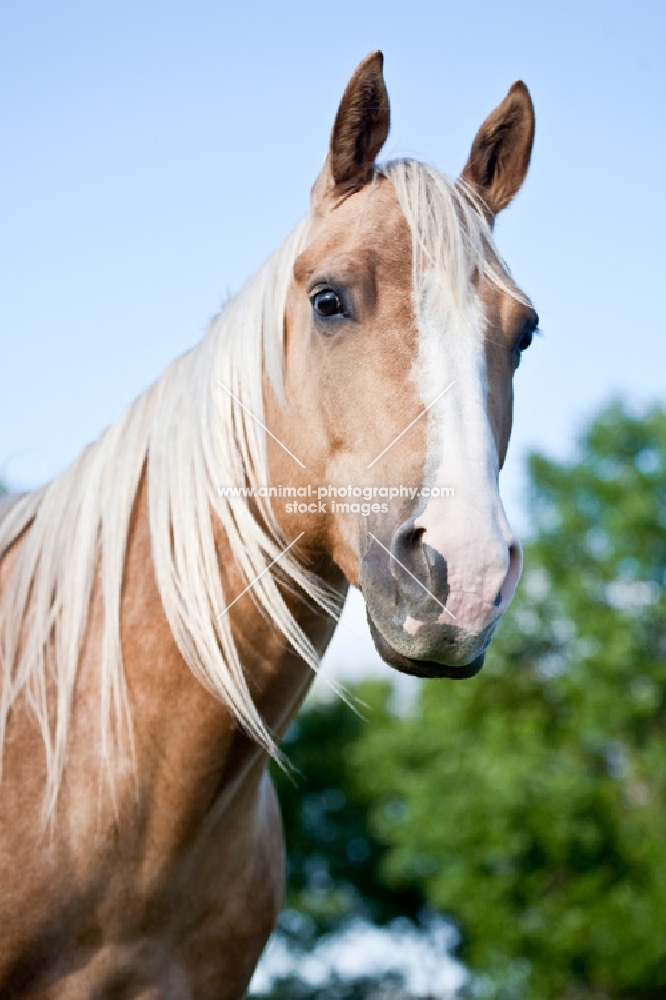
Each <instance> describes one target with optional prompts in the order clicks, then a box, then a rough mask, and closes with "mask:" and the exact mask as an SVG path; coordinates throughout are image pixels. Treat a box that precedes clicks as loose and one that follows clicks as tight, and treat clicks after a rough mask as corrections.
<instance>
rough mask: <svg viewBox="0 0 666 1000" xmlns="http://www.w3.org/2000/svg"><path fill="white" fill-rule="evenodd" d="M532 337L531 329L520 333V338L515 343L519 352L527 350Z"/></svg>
mask: <svg viewBox="0 0 666 1000" xmlns="http://www.w3.org/2000/svg"><path fill="white" fill-rule="evenodd" d="M533 337H534V331H533V330H525V332H524V333H523V334H522V336H521V338H520V340H519V341H518V343H517V344H516V350H517V351H518V353H519V354H522V353H523V351H526V350H527V348H528V347H529V346H530V344H531V343H532V338H533Z"/></svg>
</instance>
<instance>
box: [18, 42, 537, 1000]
mask: <svg viewBox="0 0 666 1000" xmlns="http://www.w3.org/2000/svg"><path fill="white" fill-rule="evenodd" d="M388 128H389V104H388V96H387V93H386V89H385V85H384V80H383V77H382V56H381V54H380V53H375V54H374V55H371V56H369V57H368V58H367V59H366V60H365V61H364V62H363V63H361V65H360V66H359V67H358V69H357V70H356V72H355V74H354V75H353V77H352V79H351V81H350V82H349V84H348V86H347V89H346V91H345V94H344V96H343V98H342V102H341V104H340V107H339V110H338V113H337V116H336V119H335V124H334V126H333V131H332V135H331V143H330V150H329V154H328V157H327V160H326V162H325V164H324V168H323V170H322V172H321V174H320V176H319V178H318V180H317V181H316V183H315V185H314V187H313V191H312V202H311V210H310V213H309V215H308V217H307V219H305V220H304V221H303V222H302V223H300V224H299V225H298V226H297V227H296V229H295V230H294V231H293V233H292V234H291V235H290V236H288V237H287V239H286V240H285V242H284V243H283V244H282V246H281V247H280V248H279V249H278V250H277V251H276V253H275V254H274V255H273V256H272V257H271V258H270V259H269V260H268V261H267V263H266V264H265V265H264V266H263V268H262V269H261V270H260V271H259V273H258V274H257V275H256V276H255V277H254V278H253V279H252V280H251V281H250V282H249V284H248V285H247V286H246V288H245V289H244V290H243V291H241V292H240V293H239V294H238V295H237V296H236V297H235V298H234V299H232V300H231V301H230V302H229V303H228V304H227V305H226V306H225V308H224V309H223V311H222V312H221V313H220V315H219V316H217V317H216V318H215V319H214V320H213V321H212V323H211V325H210V328H209V330H208V332H207V334H206V336H205V337H204V339H203V341H202V342H201V343H200V344H199V345H198V346H197V347H195V348H194V349H193V350H191V351H190V352H188V353H187V354H185V355H184V356H183V357H181V358H179V359H177V360H176V361H175V362H173V364H172V365H171V366H170V367H169V368H168V369H167V371H166V372H165V373H164V375H163V376H162V377H161V378H160V379H159V381H158V382H157V383H156V384H155V385H154V386H152V387H151V388H150V389H149V390H148V391H147V392H146V393H145V394H144V395H142V396H141V397H140V398H139V399H138V400H136V402H135V403H133V404H132V405H131V406H130V407H129V409H128V410H127V411H126V413H125V414H124V415H123V416H122V417H121V418H120V420H119V421H118V422H117V423H116V424H115V425H113V426H112V427H110V428H109V429H108V430H107V431H106V432H105V433H104V434H103V435H102V437H101V438H100V439H99V440H98V441H96V442H95V443H94V444H92V445H90V446H89V447H88V448H87V449H86V450H85V451H84V452H83V454H82V455H81V456H80V457H79V459H78V460H77V461H76V462H75V463H74V465H73V466H72V467H71V468H69V469H67V470H66V471H65V472H63V473H62V475H60V476H59V477H58V478H57V479H55V480H54V481H53V482H52V483H50V484H48V485H47V486H45V487H44V488H42V489H40V490H38V491H37V492H35V493H32V494H28V495H26V496H23V497H20V498H14V499H13V500H12V502H10V503H7V501H6V500H5V502H4V506H3V511H2V524H1V525H0V553H2V565H1V572H0V585H1V588H2V602H1V608H2V615H1V619H0V659H1V662H2V697H1V701H0V740H1V743H2V751H3V755H2V764H3V771H2V782H1V784H0V794H1V812H0V816H1V821H0V866H1V869H2V870H1V875H0V911H1V913H2V934H1V935H0V995H1V996H2V997H40V998H54V997H57V998H60V1000H63V998H72V1000H74V998H76V1000H81V998H84V997H90V998H92V997H100V998H130V997H131V998H143V1000H146V998H148V997H150V998H156V997H160V998H178V1000H184V998H192V1000H207V998H214V1000H219V998H238V997H241V996H242V995H243V993H244V991H245V989H246V987H247V984H248V982H249V979H250V977H251V974H252V970H253V969H254V966H255V964H256V962H257V959H258V957H259V955H260V953H261V950H262V948H263V947H264V944H265V942H266V940H267V938H268V936H269V934H270V932H271V928H272V927H273V924H274V921H275V919H276V914H277V912H278V910H279V907H280V903H281V899H282V892H283V879H284V875H283V864H284V859H283V842H282V832H281V824H280V815H279V811H278V805H277V802H276V799H275V795H274V792H273V788H272V785H271V782H270V779H269V776H268V770H267V764H268V761H269V759H270V756H271V755H273V756H276V755H277V756H279V752H278V751H277V750H276V742H277V740H278V739H279V737H280V736H281V734H282V733H283V732H284V730H285V727H286V726H287V724H288V723H289V720H290V719H291V718H292V716H293V715H294V713H295V712H296V710H297V708H298V706H299V705H300V703H301V701H302V699H303V697H304V695H305V693H306V691H307V689H308V687H309V685H310V682H311V679H312V669H311V668H312V667H316V666H317V663H318V661H319V657H320V655H321V653H322V652H323V650H324V649H325V647H326V645H327V643H328V642H329V640H330V638H331V635H332V633H333V629H334V625H335V615H336V613H337V611H338V609H339V607H340V604H341V602H342V599H343V597H344V594H345V591H346V589H347V587H348V585H349V584H350V583H351V584H353V585H355V586H359V587H360V588H361V590H362V592H363V595H364V598H365V601H366V604H367V610H368V618H369V621H370V625H371V629H372V632H373V635H374V638H375V641H376V644H377V647H378V649H379V651H380V653H381V654H382V656H383V657H384V658H385V660H386V661H387V662H388V663H390V664H392V665H393V666H395V667H397V668H398V669H400V670H405V671H409V672H411V673H414V674H419V675H422V676H430V677H434V676H446V677H467V676H469V675H471V674H473V673H475V672H476V671H477V670H478V669H479V668H480V666H481V664H482V661H483V655H484V651H485V649H486V647H487V645H488V643H489V641H490V638H491V635H492V632H493V630H494V628H495V625H496V623H497V620H498V618H499V617H500V615H501V614H502V612H503V611H504V609H505V608H506V607H507V605H508V603H509V601H510V600H511V597H512V594H513V591H514V588H515V586H516V582H517V580H518V577H519V574H520V563H521V555H520V547H519V545H518V543H517V542H516V541H515V539H514V537H513V535H512V534H511V531H510V529H509V526H508V524H507V520H506V517H505V514H504V511H503V508H502V503H501V501H500V497H499V492H498V472H499V469H500V467H501V465H502V463H503V461H504V456H505V452H506V448H507V442H508V439H509V432H510V427H511V417H512V376H513V373H514V371H515V369H516V367H517V365H518V362H519V360H520V355H521V352H522V351H523V350H524V349H525V348H526V347H528V346H529V344H530V341H531V339H532V334H533V332H534V329H535V327H536V323H537V318H536V314H535V312H534V310H533V309H532V307H531V305H530V304H529V302H528V300H527V299H526V298H525V296H524V295H523V294H522V293H521V292H519V290H518V289H517V288H516V286H515V285H514V284H513V282H512V280H511V278H510V276H509V273H508V271H507V269H506V267H505V266H504V264H503V263H502V261H501V258H500V257H499V255H498V253H497V251H496V249H495V244H494V242H493V237H492V224H493V219H494V217H495V215H496V214H497V212H499V211H500V209H502V208H504V207H505V205H507V204H508V202H509V201H510V200H511V198H512V197H513V195H514V194H515V193H516V191H517V190H518V188H519V187H520V185H521V183H522V181H523V179H524V176H525V173H526V171H527V167H528V163H529V159H530V152H531V147H532V139H533V132H534V114H533V109H532V103H531V101H530V97H529V94H528V92H527V89H526V88H525V86H524V85H523V84H522V83H516V84H514V85H513V86H512V87H511V90H510V91H509V93H508V95H507V97H506V98H505V99H504V101H503V102H502V104H500V105H499V107H498V108H497V109H496V110H495V111H493V112H492V114H491V115H490V116H489V118H488V119H487V120H486V122H485V123H484V124H483V125H482V126H481V129H480V131H479V133H478V135H477V136H476V138H475V140H474V143H473V146H472V151H471V154H470V157H469V160H468V162H467V165H466V167H465V169H464V170H463V173H462V176H461V178H459V179H458V180H457V181H456V182H455V183H453V182H451V181H449V180H447V179H446V178H445V177H443V176H442V175H440V174H439V173H437V172H436V171H435V170H433V169H431V168H430V167H427V166H424V165H423V164H421V163H418V162H414V161H411V160H401V161H397V162H392V163H389V164H387V165H385V166H381V167H378V166H376V164H375V158H376V156H377V154H378V153H379V151H380V149H381V147H382V145H383V143H384V141H385V139H386V136H387V133H388ZM267 484H273V488H272V490H271V489H266V488H264V487H266V486H267ZM322 484H324V485H323V490H324V491H326V498H325V499H322ZM329 486H332V487H334V489H335V490H338V489H339V492H338V493H337V499H331V498H330V497H331V496H335V494H331V491H330V490H329ZM389 487H390V489H389ZM350 491H351V496H352V497H354V496H357V497H358V496H359V495H360V496H361V497H362V498H363V500H365V498H369V499H368V502H367V503H365V502H359V503H356V502H354V501H352V502H349V492H350ZM452 491H453V496H451V492H452ZM234 492H235V493H236V494H237V495H236V496H232V494H233V493H234ZM271 492H272V494H273V495H272V496H271V495H270V494H271ZM243 493H245V494H246V495H245V496H242V495H240V494H243ZM308 493H309V494H310V496H308ZM345 493H346V494H347V498H348V499H347V502H345V503H343V502H342V501H341V500H340V499H339V498H340V497H342V496H345ZM290 495H291V496H292V497H294V496H295V497H296V499H295V500H290V501H289V502H288V503H287V502H285V497H288V496H290ZM312 495H314V496H315V500H311V496H312ZM302 497H306V498H307V501H308V502H301V498H302ZM386 498H388V499H386ZM333 504H335V506H334V507H333V506H332V505H333Z"/></svg>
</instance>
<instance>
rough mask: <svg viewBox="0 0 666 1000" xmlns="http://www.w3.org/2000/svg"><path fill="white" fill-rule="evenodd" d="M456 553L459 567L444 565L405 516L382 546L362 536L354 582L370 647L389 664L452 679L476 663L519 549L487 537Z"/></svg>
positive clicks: (508, 588) (512, 577)
mask: <svg viewBox="0 0 666 1000" xmlns="http://www.w3.org/2000/svg"><path fill="white" fill-rule="evenodd" d="M387 542H388V539H387ZM462 555H463V556H465V555H467V556H468V558H467V559H463V563H462V566H460V565H459V566H458V567H452V566H451V565H450V561H449V560H447V559H446V558H444V556H443V555H442V554H441V553H440V552H439V551H437V550H436V549H434V548H433V547H432V546H430V545H429V544H428V543H427V541H426V537H425V532H424V531H423V530H422V529H420V528H417V527H415V524H414V521H413V520H410V521H407V522H405V523H404V524H403V525H401V526H400V527H399V528H398V530H397V531H396V532H395V533H394V535H393V536H392V538H391V539H390V542H389V543H388V544H384V543H383V542H382V541H381V539H380V538H378V537H377V536H375V535H373V534H370V535H369V539H368V546H367V550H366V552H365V554H364V556H363V558H362V561H361V569H360V579H359V584H360V588H361V591H362V593H363V597H364V599H365V603H366V609H367V616H368V623H369V625H370V632H371V634H372V637H373V640H374V643H375V646H376V648H377V651H378V653H379V655H380V656H381V657H382V659H384V660H385V661H386V662H387V663H388V664H389V665H390V666H392V667H395V668H396V669H398V670H401V671H403V672H404V673H410V674H415V675H416V676H419V677H452V678H466V677H472V676H473V675H474V674H476V673H478V671H479V670H480V669H481V667H482V666H483V660H484V656H485V653H486V650H487V648H488V646H489V644H490V640H491V639H492V636H493V633H494V631H495V628H496V626H497V622H498V620H499V618H500V617H501V614H502V613H503V611H504V610H505V608H506V607H507V606H508V604H509V602H510V600H511V597H512V596H513V591H514V589H515V584H516V582H517V577H518V576H519V574H520V562H521V556H520V547H519V546H518V545H517V543H515V542H513V541H511V543H510V544H506V543H505V542H504V541H503V540H500V541H499V542H498V541H497V540H495V539H493V540H491V542H490V543H489V544H488V545H487V546H486V547H485V549H482V550H481V553H480V552H479V546H478V544H477V543H476V540H475V547H474V550H472V549H471V548H470V550H469V551H468V552H467V553H465V552H463V553H462ZM472 558H474V559H475V562H474V563H472V562H471V560H472Z"/></svg>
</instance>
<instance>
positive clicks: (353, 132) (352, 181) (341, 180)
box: [312, 52, 390, 200]
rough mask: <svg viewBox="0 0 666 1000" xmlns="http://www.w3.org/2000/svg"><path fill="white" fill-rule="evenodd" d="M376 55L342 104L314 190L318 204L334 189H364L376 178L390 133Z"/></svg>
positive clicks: (354, 80)
mask: <svg viewBox="0 0 666 1000" xmlns="http://www.w3.org/2000/svg"><path fill="white" fill-rule="evenodd" d="M383 65H384V56H383V55H382V53H381V52H373V53H372V54H371V55H369V56H366V58H365V59H364V60H363V62H362V63H360V65H359V66H358V67H357V68H356V71H355V73H354V75H353V76H352V78H351V80H350V81H349V83H348V84H347V87H346V90H345V92H344V94H343V96H342V100H341V101H340V107H339V108H338V113H337V114H336V116H335V123H334V125H333V131H332V133H331V144H330V148H329V152H328V157H327V158H326V163H325V164H324V168H323V170H322V172H321V174H320V175H319V177H318V179H317V181H316V183H315V185H314V187H313V189H312V195H313V199H314V200H317V199H318V198H319V197H321V196H322V195H324V194H325V193H326V192H327V191H329V190H331V189H338V190H340V191H341V192H344V191H347V190H350V189H353V188H357V187H361V186H362V185H363V184H365V183H366V182H367V181H368V180H369V179H370V177H371V175H372V170H373V168H374V165H375V158H376V156H377V154H378V153H379V150H380V149H381V148H382V146H383V145H384V143H385V142H386V137H387V135H388V132H389V123H390V112H389V99H388V92H387V90H386V84H385V83H384V77H383V74H382V68H383Z"/></svg>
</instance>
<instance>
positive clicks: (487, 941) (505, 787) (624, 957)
mask: <svg viewBox="0 0 666 1000" xmlns="http://www.w3.org/2000/svg"><path fill="white" fill-rule="evenodd" d="M529 472H530V482H531V496H530V511H531V515H532V518H533V524H534V533H533V540H532V542H531V543H530V544H529V545H527V546H526V553H525V562H526V571H525V575H524V579H523V581H522V584H521V586H520V587H519V591H518V594H517V596H516V598H515V600H514V603H513V605H512V607H511V608H510V610H509V611H508V612H507V614H506V615H505V618H504V621H503V623H502V625H501V627H500V629H499V630H498V635H497V637H496V638H495V640H494V642H493V645H492V646H491V649H490V652H489V654H488V657H487V662H486V666H485V667H484V669H483V671H482V672H481V673H480V674H479V675H478V676H477V677H475V678H473V679H471V680H466V681H463V682H460V683H450V682H448V681H428V682H424V684H423V687H422V697H421V700H420V704H419V706H418V708H417V710H416V711H413V712H412V713H410V714H409V715H406V716H403V717H401V716H399V715H396V713H395V712H394V711H392V706H391V701H390V689H389V688H388V686H383V685H376V684H375V685H370V684H365V685H363V686H362V687H360V688H359V690H358V692H357V693H358V694H359V695H360V697H361V698H362V699H363V700H364V701H365V702H366V703H368V705H369V706H370V707H369V709H368V711H367V714H368V716H369V719H370V721H369V723H366V722H364V721H363V720H362V719H361V718H359V717H358V716H356V715H354V714H353V713H352V712H351V711H350V710H349V709H348V708H347V707H346V706H344V705H342V704H340V703H333V704H325V705H322V704H319V705H313V706H311V707H310V708H308V709H307V710H306V711H305V712H304V713H302V714H301V715H300V716H299V718H298V720H297V723H296V725H295V727H293V728H292V730H291V732H290V735H289V739H288V740H287V742H286V746H285V749H286V751H287V753H288V755H289V757H290V758H291V760H292V761H293V762H294V764H295V765H296V767H297V768H299V769H300V770H301V771H302V772H303V775H304V777H303V778H297V783H296V785H294V784H290V783H289V781H288V779H286V778H285V777H284V776H280V775H278V784H279V785H280V794H281V799H282V804H283V810H284V817H285V827H286V837H287V844H288V851H289V859H288V875H289V883H288V885H289V889H288V900H287V909H286V911H285V914H284V916H283V921H282V924H281V926H282V930H283V932H284V933H287V934H291V935H292V939H293V940H294V942H295V943H300V944H301V945H306V944H308V943H309V944H312V943H314V942H315V941H316V939H317V938H318V936H319V935H320V934H322V933H324V932H330V931H334V930H338V929H340V928H342V927H343V926H344V924H345V921H348V920H349V919H351V918H352V917H354V916H358V915H362V916H365V917H366V918H368V919H371V920H373V921H375V922H377V923H379V924H382V923H386V922H388V921H390V920H391V919H393V917H394V916H395V915H396V914H397V913H401V914H403V915H406V916H409V917H411V918H412V919H414V920H415V921H418V919H419V917H420V916H421V917H423V915H424V914H426V913H427V912H428V909H430V911H434V912H437V913H441V914H445V915H448V916H450V918H451V919H452V920H453V921H454V923H455V925H456V927H457V928H458V930H459V932H460V944H459V949H458V955H459V957H460V958H461V959H462V960H463V961H464V962H465V963H466V965H467V967H468V968H469V969H470V970H471V973H472V976H471V979H470V983H469V985H468V987H466V989H467V993H468V995H469V996H470V997H477V998H493V1000H578V998H596V1000H615V998H631V1000H648V998H650V1000H653V998H654V1000H656V998H663V997H666V614H665V612H666V602H665V599H664V586H663V585H664V583H665V582H666V414H665V413H664V412H663V411H661V410H659V409H653V410H651V411H649V412H648V413H646V414H645V415H644V416H642V417H634V416H631V415H629V414H628V413H627V412H626V411H625V410H624V409H623V408H622V407H621V406H619V405H614V406H611V407H609V408H607V409H606V410H604V411H603V412H602V413H601V414H600V415H599V417H598V418H597V419H596V420H595V421H594V422H593V423H592V425H591V426H590V428H589V430H588V432H587V434H586V435H585V437H584V438H583V439H582V441H581V443H580V454H579V456H578V457H577V459H576V461H574V462H571V463H557V462H553V461H550V460H548V459H546V458H545V457H543V456H540V455H534V456H532V457H531V459H530V462H529ZM359 988H361V987H359ZM363 988H365V987H363ZM276 989H279V987H278V986H276ZM282 995H284V996H287V994H286V993H285V994H280V993H277V992H276V993H274V994H273V996H275V997H277V996H282ZM288 995H289V996H290V997H293V998H297V997H303V998H304V1000H305V997H308V998H312V1000H314V998H315V997H316V998H317V1000H319V998H320V997H321V1000H323V998H324V996H326V997H327V998H329V997H330V998H331V1000H332V998H333V997H334V996H338V995H342V996H344V997H346V996H347V994H338V993H334V992H331V993H321V992H320V993H312V992H310V993H307V991H306V992H304V993H300V994H299V993H298V992H296V991H295V987H294V986H293V984H292V992H291V993H289V994H288ZM357 995H358V996H364V997H369V996H371V995H372V994H371V991H370V989H369V987H368V988H366V992H365V993H359V994H354V993H349V994H348V996H349V997H352V996H354V997H356V996H357Z"/></svg>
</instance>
